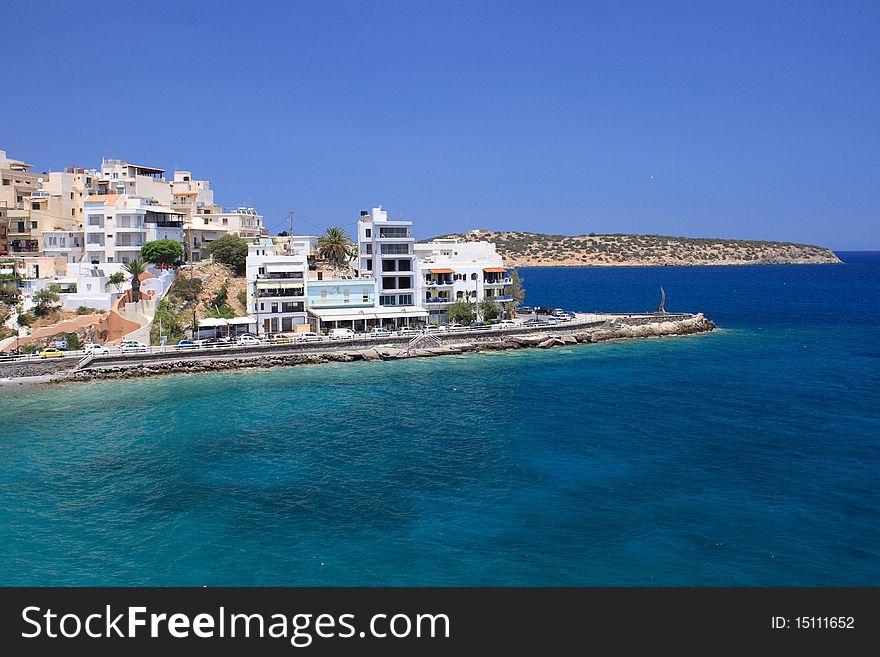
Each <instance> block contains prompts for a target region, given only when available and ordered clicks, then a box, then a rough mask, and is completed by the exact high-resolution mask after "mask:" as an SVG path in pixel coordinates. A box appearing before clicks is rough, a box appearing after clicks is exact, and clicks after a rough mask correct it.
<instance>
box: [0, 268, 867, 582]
mask: <svg viewBox="0 0 880 657" xmlns="http://www.w3.org/2000/svg"><path fill="white" fill-rule="evenodd" d="M841 256H842V258H843V259H844V260H845V261H846V264H844V265H838V266H832V265H826V266H776V267H686V268H674V267H664V268H625V269H624V268H615V269H599V268H594V269H589V268H579V269H527V270H523V271H522V273H523V275H524V278H525V287H526V290H527V302H528V303H530V304H541V305H552V306H561V307H564V308H569V309H574V310H585V311H590V310H624V311H645V310H653V309H655V308H656V305H657V302H658V299H659V287H660V286H661V285H662V286H663V287H664V288H665V290H666V295H667V309H669V310H684V311H704V312H705V313H706V315H707V316H708V317H710V318H712V319H713V320H715V321H716V322H717V324H718V326H719V330H718V331H716V332H715V333H712V334H706V335H700V336H695V337H688V338H663V339H655V340H645V341H632V342H623V343H614V344H601V345H581V346H571V347H566V348H557V349H553V350H548V351H543V350H534V351H531V350H530V351H519V352H513V353H501V354H487V355H466V356H452V357H444V358H435V359H419V360H412V361H404V362H397V363H354V364H337V365H325V366H312V367H297V368H290V369H276V370H272V371H265V372H227V373H219V374H210V375H180V376H172V377H166V378H158V379H144V380H133V381H124V382H102V383H92V384H73V385H63V386H52V387H34V388H30V389H26V390H21V389H19V390H11V391H10V390H3V391H0V583H2V584H5V585H37V584H39V585H78V584H81V585H699V586H702V585H722V586H727V585H746V586H752V585H807V586H813V585H819V586H824V585H871V586H877V585H880V254H878V253H843V254H841Z"/></svg>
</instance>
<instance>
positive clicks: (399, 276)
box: [356, 206, 426, 316]
mask: <svg viewBox="0 0 880 657" xmlns="http://www.w3.org/2000/svg"><path fill="white" fill-rule="evenodd" d="M357 239H358V255H357V267H356V269H357V273H358V274H359V275H360V276H373V277H375V278H376V279H377V280H378V282H379V305H380V306H382V307H389V308H400V309H401V311H402V312H404V311H405V316H412V315H413V313H424V309H423V308H421V307H420V306H419V303H418V287H419V284H418V279H417V277H418V260H417V258H416V255H415V250H414V245H415V238H414V237H413V234H412V221H407V220H404V219H396V220H395V219H388V213H387V212H386V211H385V210H383V209H382V208H381V206H380V207H378V208H373V210H372V212H366V211H363V212H361V218H360V221H358V235H357ZM425 314H426V313H425Z"/></svg>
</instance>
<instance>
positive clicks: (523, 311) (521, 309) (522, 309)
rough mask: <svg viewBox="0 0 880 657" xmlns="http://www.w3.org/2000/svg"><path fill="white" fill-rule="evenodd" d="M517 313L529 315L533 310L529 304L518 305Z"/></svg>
mask: <svg viewBox="0 0 880 657" xmlns="http://www.w3.org/2000/svg"><path fill="white" fill-rule="evenodd" d="M516 312H517V314H518V315H531V314H532V313H533V312H535V311H534V310H532V309H531V308H530V307H529V306H520V307H519V308H517V309H516Z"/></svg>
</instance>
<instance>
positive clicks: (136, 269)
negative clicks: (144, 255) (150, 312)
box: [124, 258, 147, 303]
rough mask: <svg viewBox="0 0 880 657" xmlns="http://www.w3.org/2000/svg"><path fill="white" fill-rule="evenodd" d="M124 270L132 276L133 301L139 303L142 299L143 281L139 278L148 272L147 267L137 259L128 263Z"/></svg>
mask: <svg viewBox="0 0 880 657" xmlns="http://www.w3.org/2000/svg"><path fill="white" fill-rule="evenodd" d="M124 269H125V271H127V272H128V273H129V274H131V300H132V302H133V303H137V302H138V301H140V298H141V281H140V278H139V277H140V275H141V274H143V273H144V272H145V271H147V265H146V263H144V261H143V260H141V259H140V258H135V259H134V260H129V261H128V262H126V263H125V266H124Z"/></svg>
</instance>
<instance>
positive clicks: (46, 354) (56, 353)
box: [40, 347, 64, 358]
mask: <svg viewBox="0 0 880 657" xmlns="http://www.w3.org/2000/svg"><path fill="white" fill-rule="evenodd" d="M62 356H64V352H63V351H61V350H60V349H56V348H55V347H46V348H45V349H43V351H41V352H40V358H61V357H62Z"/></svg>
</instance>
